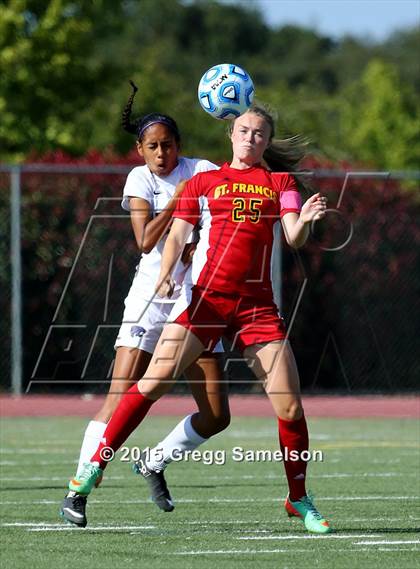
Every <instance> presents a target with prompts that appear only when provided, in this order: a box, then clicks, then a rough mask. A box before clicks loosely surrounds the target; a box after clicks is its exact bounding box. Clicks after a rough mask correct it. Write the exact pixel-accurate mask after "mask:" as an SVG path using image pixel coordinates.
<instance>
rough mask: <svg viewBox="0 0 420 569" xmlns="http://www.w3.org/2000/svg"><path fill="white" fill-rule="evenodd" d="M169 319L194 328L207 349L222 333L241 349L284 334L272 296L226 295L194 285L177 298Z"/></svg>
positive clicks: (194, 331) (279, 338)
mask: <svg viewBox="0 0 420 569" xmlns="http://www.w3.org/2000/svg"><path fill="white" fill-rule="evenodd" d="M169 320H170V321H171V322H175V323H176V324H180V325H181V326H184V327H185V328H187V329H188V330H190V331H191V332H193V333H194V334H195V335H196V336H197V337H198V338H199V340H200V341H201V342H202V343H203V345H204V348H205V349H206V350H212V349H213V347H214V346H215V344H216V343H217V341H218V340H219V338H220V337H221V336H225V337H226V338H228V339H229V340H230V341H231V342H232V348H238V349H239V350H240V351H243V350H244V349H245V348H246V347H247V346H252V345H254V344H263V343H266V342H271V341H273V340H283V339H284V338H285V337H286V326H285V323H284V321H283V319H282V318H281V317H280V316H279V314H278V309H277V306H276V305H275V304H274V301H273V300H272V299H271V298H268V299H267V298H261V299H255V298H253V297H240V296H238V295H227V294H225V293H222V292H218V291H214V290H208V289H202V288H200V287H197V286H194V287H193V288H192V289H189V290H186V291H185V294H183V295H182V296H181V298H179V299H178V300H177V302H176V304H175V306H174V309H173V311H172V313H171V316H170V318H169Z"/></svg>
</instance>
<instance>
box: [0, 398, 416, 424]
mask: <svg viewBox="0 0 420 569" xmlns="http://www.w3.org/2000/svg"><path fill="white" fill-rule="evenodd" d="M102 401H103V397H99V396H95V397H87V396H84V397H83V396H82V397H80V396H63V395H57V396H55V397H53V396H45V395H26V396H23V397H14V396H11V395H0V415H1V416H3V417H57V416H59V417H65V416H77V417H92V416H93V415H94V414H95V413H96V412H97V411H98V410H99V408H100V406H101V402H102ZM303 404H304V408H305V414H306V416H308V417H338V418H340V417H341V418H351V417H368V418H371V417H390V418H395V419H402V418H420V396H418V395H411V396H358V397H351V396H346V397H334V396H332V397H331V396H308V397H303ZM230 408H231V413H232V415H233V416H242V417H265V416H267V417H271V416H272V415H273V411H272V409H271V406H270V403H269V401H268V399H267V397H265V396H264V395H262V396H258V395H232V396H231V397H230ZM195 409H196V405H195V403H194V400H193V399H192V397H190V396H184V397H179V396H173V395H167V396H165V397H162V399H160V401H158V402H157V403H156V404H155V405H153V407H152V408H151V410H150V413H149V414H150V415H185V414H187V413H191V412H194V411H195Z"/></svg>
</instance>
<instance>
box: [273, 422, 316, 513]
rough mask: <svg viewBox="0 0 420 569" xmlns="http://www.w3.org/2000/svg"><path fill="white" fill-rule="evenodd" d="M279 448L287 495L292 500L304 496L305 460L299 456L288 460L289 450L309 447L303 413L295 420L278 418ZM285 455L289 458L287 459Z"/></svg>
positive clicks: (300, 450)
mask: <svg viewBox="0 0 420 569" xmlns="http://www.w3.org/2000/svg"><path fill="white" fill-rule="evenodd" d="M278 425H279V440H280V448H281V451H282V453H283V457H284V460H283V463H284V468H285V470H286V476H287V482H288V484H289V497H290V499H291V500H292V501H294V502H295V501H296V500H299V499H300V498H302V496H305V494H306V489H305V478H306V466H307V462H306V461H305V460H302V459H301V458H299V460H290V458H291V456H292V457H293V455H291V454H290V453H291V451H292V450H294V451H298V452H299V453H301V452H302V451H303V450H306V451H307V450H308V448H309V437H308V427H307V426H306V419H305V415H302V417H301V418H300V419H298V420H297V421H287V420H285V419H280V417H279V418H278ZM293 454H295V453H293ZM287 455H288V457H289V460H287Z"/></svg>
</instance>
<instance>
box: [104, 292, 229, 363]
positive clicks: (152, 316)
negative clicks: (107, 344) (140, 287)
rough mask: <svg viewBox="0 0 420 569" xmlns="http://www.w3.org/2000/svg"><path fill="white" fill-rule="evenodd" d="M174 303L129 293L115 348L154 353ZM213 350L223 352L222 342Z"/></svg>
mask: <svg viewBox="0 0 420 569" xmlns="http://www.w3.org/2000/svg"><path fill="white" fill-rule="evenodd" d="M174 304H175V302H158V301H153V302H150V301H148V300H145V299H142V298H138V297H137V296H135V295H130V294H129V295H128V296H127V298H126V299H125V310H124V315H123V321H122V324H121V327H120V329H119V332H118V336H117V339H116V341H115V344H114V348H115V349H116V348H120V347H122V346H123V347H126V348H136V349H137V350H143V351H145V352H148V353H149V354H153V352H154V350H155V347H156V344H157V342H158V340H159V336H160V335H161V333H162V330H163V327H164V325H165V324H166V322H167V320H168V316H169V314H170V312H171V310H172V309H173V307H174ZM212 351H213V352H215V353H221V352H223V351H224V350H223V345H222V343H221V342H219V343H217V345H216V346H215V347H214V349H213V350H212Z"/></svg>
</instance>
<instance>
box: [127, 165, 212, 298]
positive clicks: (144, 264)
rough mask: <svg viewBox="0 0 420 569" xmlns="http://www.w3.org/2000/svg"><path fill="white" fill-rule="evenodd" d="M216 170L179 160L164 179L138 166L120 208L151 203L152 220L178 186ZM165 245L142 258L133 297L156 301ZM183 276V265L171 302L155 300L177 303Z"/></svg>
mask: <svg viewBox="0 0 420 569" xmlns="http://www.w3.org/2000/svg"><path fill="white" fill-rule="evenodd" d="M217 169H218V166H216V164H213V163H212V162H209V161H208V160H200V159H197V158H179V161H178V165H177V167H176V168H175V169H174V170H172V172H171V173H170V174H169V176H165V177H159V176H157V175H156V174H153V173H152V172H151V171H150V170H149V168H148V167H147V166H137V167H136V168H133V170H131V172H130V173H129V174H128V176H127V180H126V183H125V186H124V192H123V199H122V202H121V206H122V207H123V208H124V209H126V210H128V211H130V200H129V198H130V197H133V198H142V199H144V200H146V201H147V202H148V203H149V206H150V214H151V216H152V218H153V217H155V216H156V215H157V214H158V213H160V212H161V211H162V210H163V209H164V208H165V207H166V205H167V204H168V202H169V200H170V199H171V198H172V196H173V195H174V193H175V188H176V185H177V184H178V183H179V182H181V181H182V180H188V179H189V178H191V177H192V176H194V175H195V174H197V173H199V172H207V171H209V170H217ZM165 241H166V235H164V236H163V237H162V238H161V239H160V240H159V241H158V243H157V244H156V245H155V247H153V249H152V250H151V251H150V253H144V254H143V255H142V256H141V259H140V263H139V264H138V266H137V271H136V275H135V277H134V280H133V284H132V287H131V290H130V294H132V293H134V294H135V295H136V296H137V297H139V298H143V299H147V300H151V299H153V297H154V294H155V287H156V284H157V279H158V277H159V272H160V263H161V259H162V251H163V247H164V245H165ZM184 273H185V266H184V265H183V263H182V262H181V261H180V262H179V263H178V265H177V267H176V268H175V271H174V273H173V279H174V281H175V282H176V283H178V284H177V285H176V287H175V290H174V293H173V295H172V297H171V298H170V299H161V298H156V300H157V301H159V302H162V301H163V302H174V300H176V299H177V298H178V297H179V295H180V291H181V283H182V280H183V277H184Z"/></svg>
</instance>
